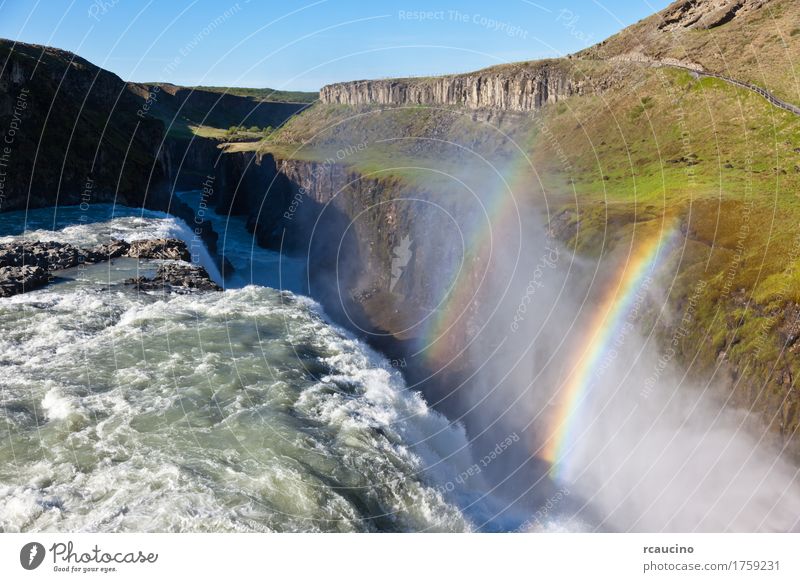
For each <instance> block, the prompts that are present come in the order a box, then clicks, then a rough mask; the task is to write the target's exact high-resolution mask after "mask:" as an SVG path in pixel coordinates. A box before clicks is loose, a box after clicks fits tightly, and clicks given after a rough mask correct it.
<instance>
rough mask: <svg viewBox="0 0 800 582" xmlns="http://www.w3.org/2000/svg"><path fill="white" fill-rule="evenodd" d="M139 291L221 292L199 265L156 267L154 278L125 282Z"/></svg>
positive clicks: (139, 278) (137, 278) (180, 264)
mask: <svg viewBox="0 0 800 582" xmlns="http://www.w3.org/2000/svg"><path fill="white" fill-rule="evenodd" d="M125 284H126V285H133V286H135V287H136V288H137V289H139V290H140V291H164V292H165V293H181V292H185V291H187V290H194V291H221V288H220V287H219V286H218V285H217V284H216V283H214V281H212V280H211V277H210V276H209V274H208V271H206V270H205V268H203V267H201V266H199V265H187V264H184V263H167V264H165V265H161V266H159V267H158V270H157V271H156V274H155V277H152V278H150V277H135V278H133V279H128V280H127V281H125Z"/></svg>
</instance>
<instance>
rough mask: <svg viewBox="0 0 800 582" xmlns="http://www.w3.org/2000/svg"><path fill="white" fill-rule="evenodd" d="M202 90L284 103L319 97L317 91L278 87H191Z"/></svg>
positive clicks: (301, 101)
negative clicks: (283, 89) (284, 89)
mask: <svg viewBox="0 0 800 582" xmlns="http://www.w3.org/2000/svg"><path fill="white" fill-rule="evenodd" d="M190 89H198V90H200V91H211V92H213V93H227V94H229V95H237V96H238V97H251V98H253V99H256V100H258V101H273V102H283V103H313V102H314V101H316V100H317V97H319V93H317V92H316V91H279V90H277V89H269V88H264V89H256V88H250V87H206V86H198V87H190Z"/></svg>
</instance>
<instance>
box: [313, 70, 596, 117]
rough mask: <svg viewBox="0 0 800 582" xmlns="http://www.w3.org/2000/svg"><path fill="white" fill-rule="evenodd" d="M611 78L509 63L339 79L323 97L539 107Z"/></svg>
mask: <svg viewBox="0 0 800 582" xmlns="http://www.w3.org/2000/svg"><path fill="white" fill-rule="evenodd" d="M609 82H611V80H610V79H606V80H602V81H600V82H599V83H598V82H595V81H593V80H591V79H589V78H588V77H586V76H585V75H582V74H581V73H578V72H577V71H573V70H572V69H571V68H570V67H568V66H565V65H564V64H563V63H561V64H559V65H556V64H554V63H552V62H550V61H543V62H541V63H537V64H536V65H535V66H507V67H502V68H493V69H486V70H484V71H478V72H476V73H470V74H466V75H449V76H445V77H435V78H420V79H385V80H376V81H352V82H348V83H335V84H332V85H327V86H325V87H323V88H322V89H321V90H320V101H321V102H322V103H338V104H345V105H370V104H378V105H443V106H463V107H467V108H469V109H503V110H507V111H533V110H536V109H539V108H541V107H542V106H544V105H546V104H548V103H556V102H557V101H559V100H561V99H565V98H567V97H571V96H573V95H583V94H587V93H595V92H600V91H602V90H604V89H605V88H607V85H608V83H609Z"/></svg>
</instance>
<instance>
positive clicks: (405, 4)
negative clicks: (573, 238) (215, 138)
mask: <svg viewBox="0 0 800 582" xmlns="http://www.w3.org/2000/svg"><path fill="white" fill-rule="evenodd" d="M668 3H669V2H668V0H560V1H552V0H536V1H528V0H502V1H495V2H491V1H487V0H481V1H477V0H474V1H473V0H458V1H456V0H450V1H444V2H439V1H435V0H434V1H430V0H429V1H427V2H426V1H422V0H408V1H405V0H400V1H394V2H389V1H384V0H371V1H370V0H363V1H355V0H299V1H296V0H282V1H274V0H233V1H231V0H216V1H212V0H152V1H150V0H137V1H134V0H0V37H3V38H10V39H14V40H20V41H24V42H32V43H37V44H48V45H51V46H57V47H59V48H65V49H68V50H72V51H74V52H76V53H78V54H79V55H81V56H83V57H85V58H87V59H88V60H90V61H92V62H93V63H95V64H97V65H100V66H102V67H104V68H106V69H110V70H111V71H114V72H115V73H117V74H118V75H119V76H120V77H122V78H123V79H126V80H131V81H170V82H173V83H176V84H179V85H230V86H241V87H272V88H277V89H297V90H312V91H313V90H317V89H319V87H321V86H322V85H324V84H326V83H331V82H335V81H346V80H352V79H363V78H380V77H394V76H412V75H438V74H445V73H456V72H464V71H470V70H474V69H478V68H481V67H486V66H490V65H494V64H498V63H504V62H511V61H519V60H530V59H536V58H544V57H552V56H560V55H564V54H567V53H570V52H574V51H576V50H579V49H581V48H584V47H586V46H589V45H591V44H594V43H595V42H598V41H600V40H602V39H604V38H606V37H607V36H610V35H611V34H613V33H615V32H617V31H618V30H620V29H621V28H623V27H624V26H627V25H629V24H632V23H634V22H636V21H637V20H640V19H641V18H644V17H646V16H648V15H649V14H651V13H653V12H655V11H657V10H660V9H662V8H664V7H665V6H666V5H667V4H668Z"/></svg>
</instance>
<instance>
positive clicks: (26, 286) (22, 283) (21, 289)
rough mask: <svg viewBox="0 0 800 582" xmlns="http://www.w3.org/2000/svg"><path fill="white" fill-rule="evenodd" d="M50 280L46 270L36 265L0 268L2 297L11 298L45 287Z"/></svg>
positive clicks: (0, 293)
mask: <svg viewBox="0 0 800 582" xmlns="http://www.w3.org/2000/svg"><path fill="white" fill-rule="evenodd" d="M49 280H50V276H49V274H48V273H47V271H46V270H45V269H43V268H42V267H38V266H35V265H24V266H21V267H0V297H11V296H12V295H18V294H20V293H25V292H26V291H33V290H34V289H38V288H39V287H43V286H44V285H46V284H47V282H48V281H49Z"/></svg>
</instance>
